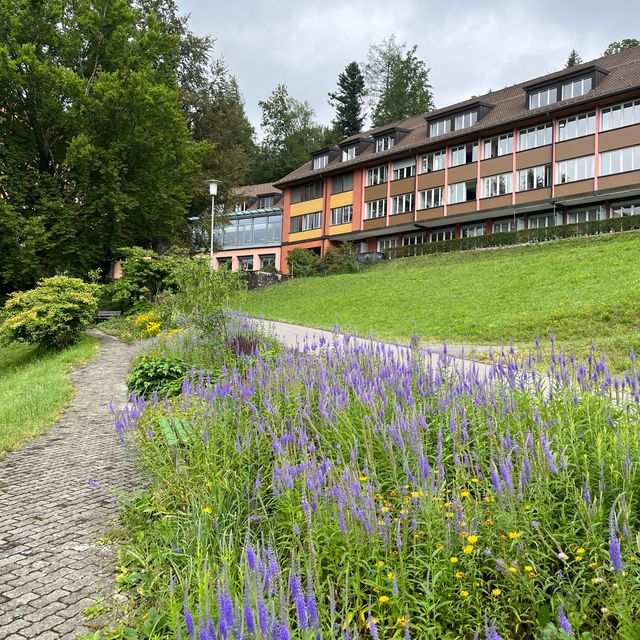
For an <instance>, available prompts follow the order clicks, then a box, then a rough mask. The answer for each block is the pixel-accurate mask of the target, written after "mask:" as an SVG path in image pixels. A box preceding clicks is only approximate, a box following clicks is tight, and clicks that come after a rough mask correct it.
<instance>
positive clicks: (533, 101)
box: [529, 87, 558, 109]
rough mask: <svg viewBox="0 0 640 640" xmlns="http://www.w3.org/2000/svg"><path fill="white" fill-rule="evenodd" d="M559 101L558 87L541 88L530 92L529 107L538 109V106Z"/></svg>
mask: <svg viewBox="0 0 640 640" xmlns="http://www.w3.org/2000/svg"><path fill="white" fill-rule="evenodd" d="M554 102H558V88H557V87H551V88H548V89H541V90H540V91H536V92H534V93H530V94H529V109H537V108H538V107H546V106H547V105H550V104H553V103H554Z"/></svg>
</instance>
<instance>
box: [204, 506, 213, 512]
mask: <svg viewBox="0 0 640 640" xmlns="http://www.w3.org/2000/svg"><path fill="white" fill-rule="evenodd" d="M202 511H204V513H213V509H212V508H211V507H202Z"/></svg>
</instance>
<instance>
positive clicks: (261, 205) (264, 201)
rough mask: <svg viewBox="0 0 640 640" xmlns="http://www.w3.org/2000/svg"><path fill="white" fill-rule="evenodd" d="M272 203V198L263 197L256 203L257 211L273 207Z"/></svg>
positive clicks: (273, 199)
mask: <svg viewBox="0 0 640 640" xmlns="http://www.w3.org/2000/svg"><path fill="white" fill-rule="evenodd" d="M274 201H275V198H274V196H263V197H262V198H260V200H259V201H258V209H268V208H269V207H273V203H274Z"/></svg>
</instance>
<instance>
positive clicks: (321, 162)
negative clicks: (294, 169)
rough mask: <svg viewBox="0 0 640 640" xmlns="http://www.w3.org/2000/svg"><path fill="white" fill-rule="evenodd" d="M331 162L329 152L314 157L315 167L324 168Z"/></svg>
mask: <svg viewBox="0 0 640 640" xmlns="http://www.w3.org/2000/svg"><path fill="white" fill-rule="evenodd" d="M327 164H329V154H328V153H325V154H323V155H321V156H316V157H315V158H314V159H313V168H314V169H323V168H324V167H326V166H327Z"/></svg>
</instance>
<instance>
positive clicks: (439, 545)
mask: <svg viewBox="0 0 640 640" xmlns="http://www.w3.org/2000/svg"><path fill="white" fill-rule="evenodd" d="M443 546H444V545H443V544H442V542H436V549H442V547H443Z"/></svg>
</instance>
